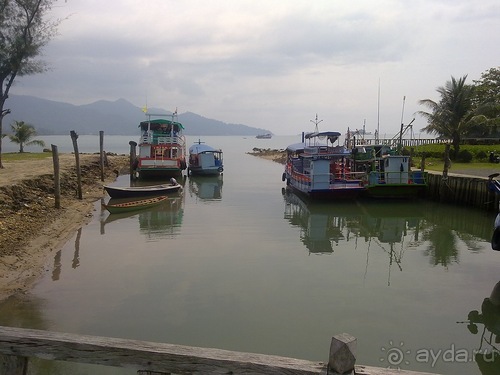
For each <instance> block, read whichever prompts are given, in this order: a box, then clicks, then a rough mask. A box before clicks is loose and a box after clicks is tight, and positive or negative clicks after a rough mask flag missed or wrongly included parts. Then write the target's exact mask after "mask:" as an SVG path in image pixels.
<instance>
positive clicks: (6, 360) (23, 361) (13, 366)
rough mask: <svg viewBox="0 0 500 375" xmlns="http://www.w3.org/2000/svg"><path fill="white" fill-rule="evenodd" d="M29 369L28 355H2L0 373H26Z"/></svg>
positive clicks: (18, 374)
mask: <svg viewBox="0 0 500 375" xmlns="http://www.w3.org/2000/svg"><path fill="white" fill-rule="evenodd" d="M27 371H28V357H17V356H13V355H0V374H7V375H25V374H27Z"/></svg>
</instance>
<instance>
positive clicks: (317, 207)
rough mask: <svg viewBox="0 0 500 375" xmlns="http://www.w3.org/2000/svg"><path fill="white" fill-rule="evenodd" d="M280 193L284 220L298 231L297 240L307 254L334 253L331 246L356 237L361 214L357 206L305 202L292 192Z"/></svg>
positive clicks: (350, 203) (287, 190)
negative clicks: (303, 246) (282, 201)
mask: <svg viewBox="0 0 500 375" xmlns="http://www.w3.org/2000/svg"><path fill="white" fill-rule="evenodd" d="M282 191H283V195H284V198H285V215H284V218H285V219H286V220H288V221H289V222H290V224H291V225H293V226H297V227H299V228H300V229H301V233H300V239H301V241H302V243H303V244H304V245H305V247H306V248H307V250H309V254H329V253H333V246H334V245H335V246H337V245H338V244H339V243H340V242H343V241H349V240H350V239H351V238H352V237H356V236H357V235H358V233H359V223H360V222H361V213H360V211H359V209H358V208H357V206H356V203H352V202H348V203H347V202H345V203H344V202H340V203H331V202H318V201H306V200H303V199H302V198H301V197H299V196H298V195H296V194H295V193H294V192H293V191H292V190H291V189H288V188H284V189H283V190H282Z"/></svg>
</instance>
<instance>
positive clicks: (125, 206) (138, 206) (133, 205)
mask: <svg viewBox="0 0 500 375" xmlns="http://www.w3.org/2000/svg"><path fill="white" fill-rule="evenodd" d="M167 199H168V197H166V196H160V197H151V198H147V199H139V200H133V201H127V202H123V201H122V202H120V203H108V204H103V205H102V206H103V207H104V208H105V209H106V210H108V211H109V212H110V213H112V214H117V213H122V212H129V211H137V210H142V209H144V208H150V207H153V206H157V205H159V204H161V203H163V202H165V201H166V200H167Z"/></svg>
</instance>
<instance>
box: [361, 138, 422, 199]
mask: <svg viewBox="0 0 500 375" xmlns="http://www.w3.org/2000/svg"><path fill="white" fill-rule="evenodd" d="M360 149H362V150H363V152H354V153H353V155H354V160H355V169H356V170H357V171H365V172H366V183H365V187H366V194H367V195H368V196H369V197H372V198H390V199H411V198H417V197H419V196H421V194H422V193H423V192H424V191H425V189H426V188H427V172H422V171H420V170H412V168H411V158H410V156H409V155H399V154H398V153H397V152H396V151H395V150H393V149H391V148H390V147H389V146H386V145H380V146H364V147H361V148H358V149H356V151H359V150H360Z"/></svg>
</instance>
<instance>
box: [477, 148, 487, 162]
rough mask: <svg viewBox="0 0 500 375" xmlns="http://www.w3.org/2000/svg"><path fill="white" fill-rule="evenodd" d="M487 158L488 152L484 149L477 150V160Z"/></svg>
mask: <svg viewBox="0 0 500 375" xmlns="http://www.w3.org/2000/svg"><path fill="white" fill-rule="evenodd" d="M487 158H488V154H487V153H486V152H484V151H482V150H481V151H479V152H478V153H477V154H476V159H478V160H481V161H484V160H486V159H487Z"/></svg>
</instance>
